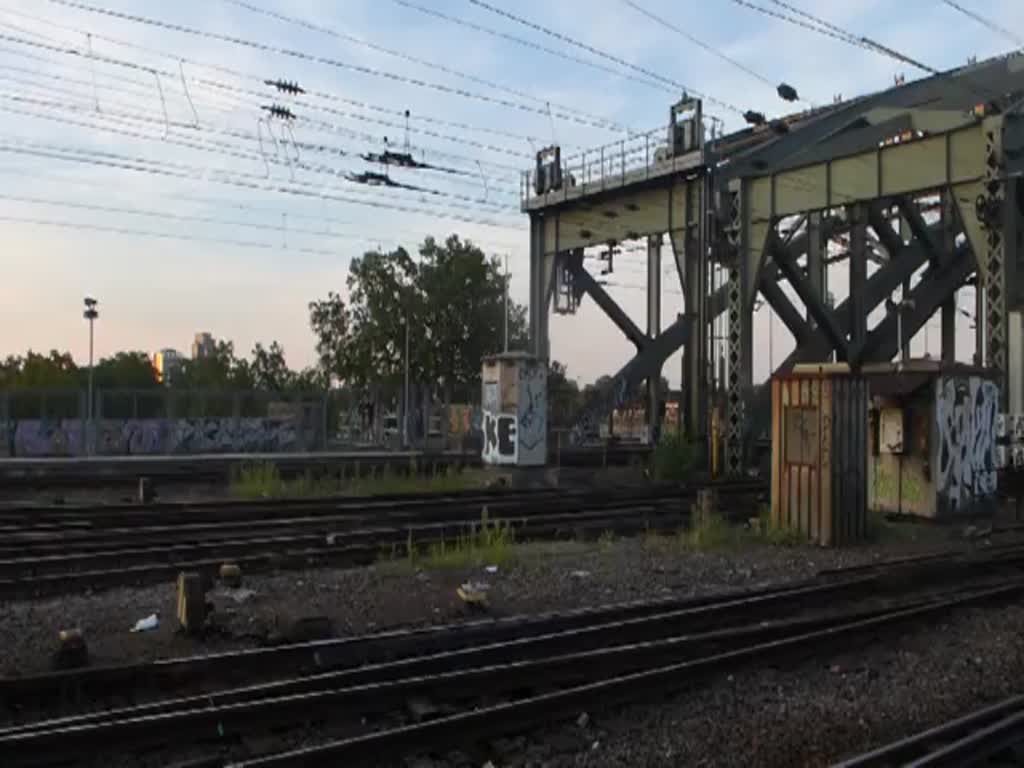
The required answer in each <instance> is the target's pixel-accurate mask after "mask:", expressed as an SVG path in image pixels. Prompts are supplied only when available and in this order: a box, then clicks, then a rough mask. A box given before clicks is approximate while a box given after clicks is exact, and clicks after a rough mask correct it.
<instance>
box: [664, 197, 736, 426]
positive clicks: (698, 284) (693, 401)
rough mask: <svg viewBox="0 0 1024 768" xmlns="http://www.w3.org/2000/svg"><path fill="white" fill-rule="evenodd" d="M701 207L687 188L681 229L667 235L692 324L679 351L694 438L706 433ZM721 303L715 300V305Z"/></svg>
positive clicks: (686, 423) (686, 417) (705, 310)
mask: <svg viewBox="0 0 1024 768" xmlns="http://www.w3.org/2000/svg"><path fill="white" fill-rule="evenodd" d="M702 208H703V193H702V191H698V190H697V189H694V188H692V187H687V193H686V199H685V201H684V211H683V213H684V217H683V218H684V225H683V229H682V231H681V232H679V231H673V232H671V233H670V237H671V240H672V250H673V252H674V253H675V258H676V264H677V267H678V265H680V264H681V265H682V267H683V272H682V284H683V290H684V292H685V296H684V310H685V312H686V315H687V317H689V318H690V321H691V322H692V324H693V325H692V326H691V328H690V335H689V340H688V341H687V343H686V347H685V348H684V349H683V378H682V389H683V395H684V397H685V402H686V407H685V412H684V414H683V424H684V427H685V429H686V434H687V435H689V436H690V437H691V438H697V439H700V438H702V437H704V436H705V435H706V434H707V411H708V399H707V393H708V388H707V375H708V371H707V351H708V346H707V328H708V323H709V322H710V319H709V316H708V315H709V307H708V304H709V299H708V296H707V259H706V257H705V248H704V227H703V217H702V215H701V210H702ZM715 298H717V299H721V297H715ZM711 303H714V301H712V302H711ZM723 303H724V302H722V301H719V302H718V304H716V306H718V305H720V304H723ZM718 314H720V312H718ZM713 316H717V314H715V315H713Z"/></svg>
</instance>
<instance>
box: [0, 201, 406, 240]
mask: <svg viewBox="0 0 1024 768" xmlns="http://www.w3.org/2000/svg"><path fill="white" fill-rule="evenodd" d="M0 200H6V201H8V202H12V203H21V204H26V205H38V206H46V207H51V208H67V209H72V210H81V211H90V212H94V213H110V214H117V215H118V216H140V217H145V218H151V219H157V220H161V221H168V222H189V223H194V224H208V225H215V226H225V227H241V228H244V229H254V230H260V231H264V232H276V233H280V234H288V235H303V236H308V237H317V238H324V239H339V240H358V241H362V242H376V241H378V240H381V238H380V236H378V235H374V236H368V235H356V234H351V233H347V232H342V231H339V230H332V229H309V228H304V227H295V226H292V225H290V224H289V225H288V226H285V225H283V224H267V223H261V222H252V221H239V220H228V219H222V218H217V217H214V216H198V215H191V214H177V213H171V212H168V211H159V210H153V209H145V208H136V207H131V206H117V205H101V204H96V203H83V202H79V201H72V200H50V199H45V198H39V197H32V196H24V195H10V194H5V193H2V192H0ZM289 215H291V214H289ZM384 239H385V240H387V241H388V242H400V241H399V240H397V239H395V238H384Z"/></svg>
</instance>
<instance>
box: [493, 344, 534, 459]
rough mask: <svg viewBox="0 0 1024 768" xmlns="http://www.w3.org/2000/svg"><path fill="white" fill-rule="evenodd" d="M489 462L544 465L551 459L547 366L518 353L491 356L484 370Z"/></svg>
mask: <svg viewBox="0 0 1024 768" xmlns="http://www.w3.org/2000/svg"><path fill="white" fill-rule="evenodd" d="M482 405H483V409H482V410H483V424H482V426H483V450H482V453H481V456H482V458H483V460H484V462H485V463H487V464H494V465H500V466H521V467H532V466H543V465H544V464H545V463H546V462H547V431H548V400H547V367H546V366H545V364H544V363H543V362H539V361H537V360H534V359H532V358H529V357H526V356H522V355H515V356H508V357H505V356H501V357H499V358H496V359H489V360H487V361H485V363H484V369H483V393H482Z"/></svg>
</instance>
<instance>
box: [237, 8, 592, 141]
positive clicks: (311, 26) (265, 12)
mask: <svg viewBox="0 0 1024 768" xmlns="http://www.w3.org/2000/svg"><path fill="white" fill-rule="evenodd" d="M224 2H226V3H229V4H231V5H234V6H237V7H239V8H243V9H245V10H247V11H249V12H251V13H257V14H260V15H262V16H267V17H269V18H272V19H276V20H278V21H281V22H284V23H285V24H291V25H293V26H298V27H301V28H303V29H307V30H310V31H313V32H319V33H321V34H324V35H329V36H330V37H333V38H336V39H339V40H345V41H347V42H350V43H354V44H356V45H361V46H365V47H367V48H369V49H370V50H373V51H377V52H379V53H385V54H387V55H389V56H395V57H397V58H399V59H402V60H404V61H410V62H412V63H414V64H417V65H419V66H423V67H427V68H428V69H435V70H437V71H439V72H444V73H445V74H447V75H452V76H454V77H460V78H463V79H465V80H469V81H470V82H473V83H476V84H478V85H483V86H485V87H487V88H492V89H494V90H496V91H502V92H504V93H508V94H510V95H512V96H516V97H518V98H522V99H529V100H531V101H536V102H539V103H541V104H550V103H551V102H550V100H548V99H544V98H541V97H539V96H534V95H533V94H530V93H526V92H525V91H521V90H519V89H516V88H510V87H508V86H505V85H501V84H500V83H496V82H494V81H493V80H488V79H486V78H482V77H477V76H476V75H471V74H469V73H466V72H462V71H460V70H457V69H454V68H452V67H449V66H446V65H444V64H438V63H436V62H432V61H427V60H425V59H421V58H419V57H417V56H412V55H411V54H408V53H404V52H402V51H396V50H394V49H393V48H388V47H386V46H383V45H379V44H377V43H371V42H369V41H367V40H363V39H362V38H359V37H356V36H355V35H350V34H348V33H345V32H339V31H338V30H336V29H332V28H330V27H325V26H323V25H321V24H315V23H313V22H311V21H307V20H305V19H300V18H298V17H295V16H289V15H287V14H284V13H280V12H278V11H272V10H269V9H267V8H262V7H260V6H258V5H255V4H254V3H250V2H245V0H224ZM557 106H558V107H559V108H560V109H562V110H566V111H569V112H576V113H578V114H579V115H581V116H583V117H587V118H590V119H593V120H605V121H608V122H611V121H610V120H608V118H606V117H603V116H601V115H595V114H592V113H589V112H584V111H582V110H577V109H574V108H572V107H566V106H564V105H557Z"/></svg>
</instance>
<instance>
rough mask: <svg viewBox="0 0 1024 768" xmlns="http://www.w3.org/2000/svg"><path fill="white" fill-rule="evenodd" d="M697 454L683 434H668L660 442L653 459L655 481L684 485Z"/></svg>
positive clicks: (652, 472)
mask: <svg viewBox="0 0 1024 768" xmlns="http://www.w3.org/2000/svg"><path fill="white" fill-rule="evenodd" d="M696 459H697V454H696V452H695V451H694V449H693V446H692V445H690V441H689V440H688V439H687V438H686V436H685V435H683V434H668V435H665V436H664V437H662V438H661V440H660V441H658V444H657V446H655V448H654V455H653V457H652V458H651V474H652V475H653V479H654V480H658V481H661V482H673V483H682V482H685V481H686V480H688V479H689V477H690V473H691V472H692V471H693V468H694V465H695V464H696Z"/></svg>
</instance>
